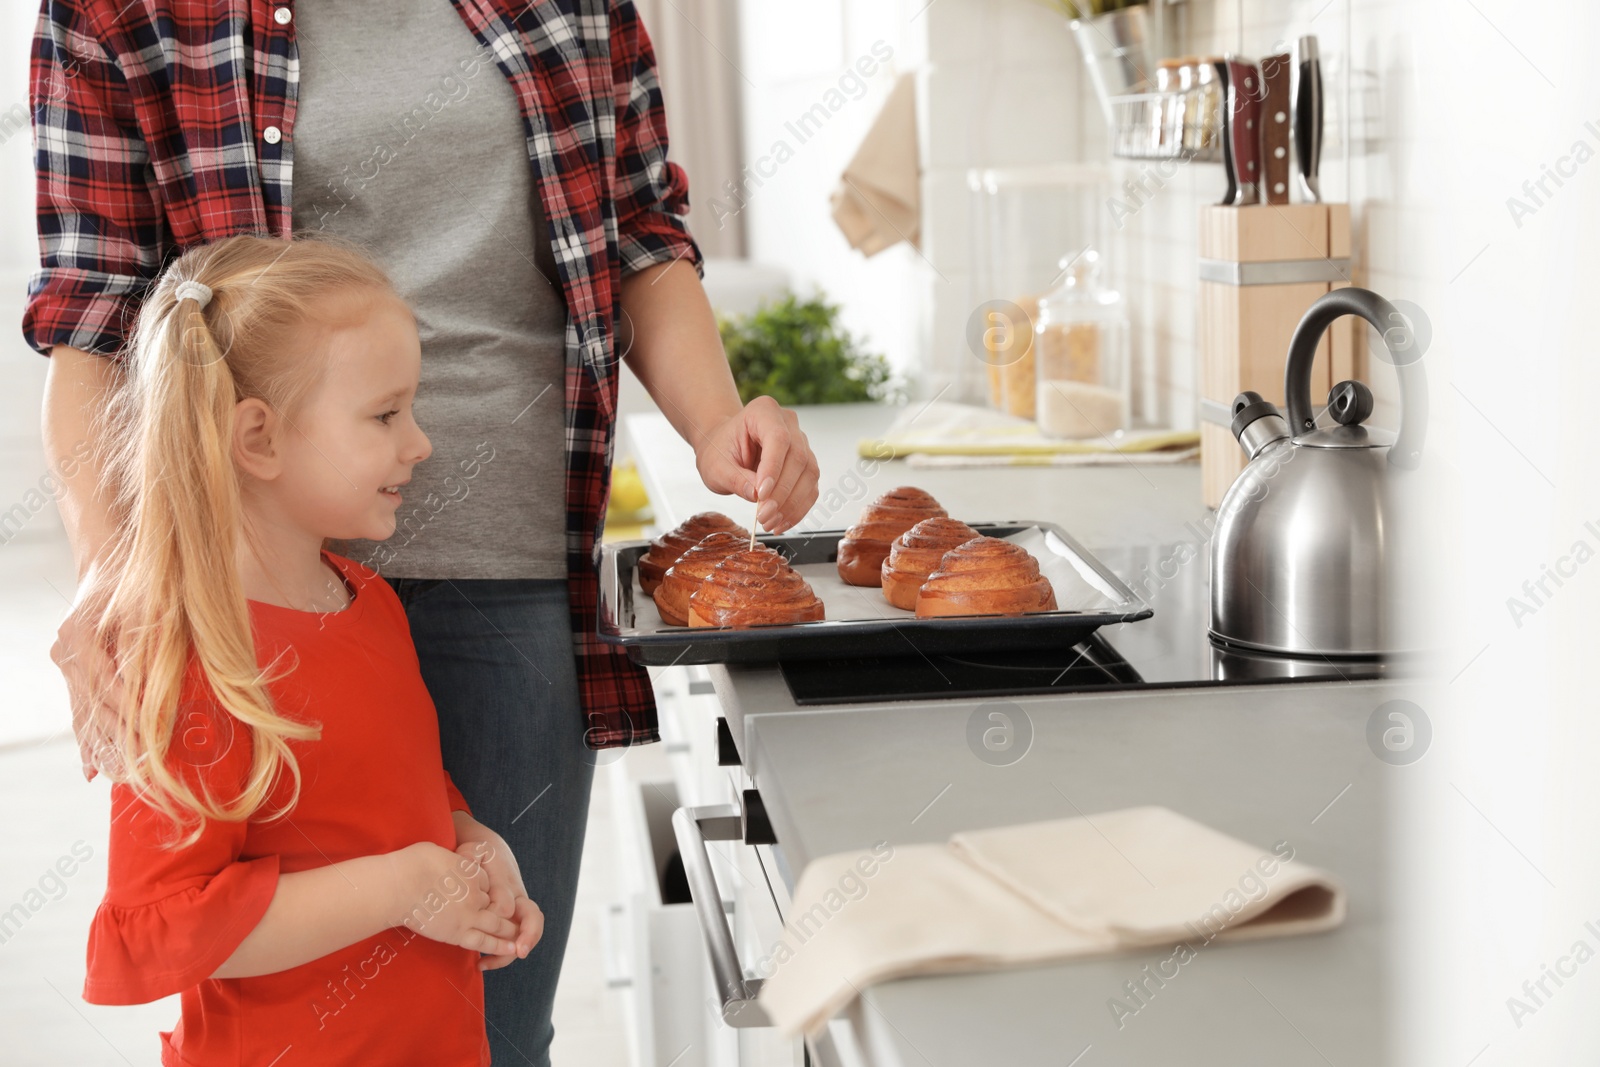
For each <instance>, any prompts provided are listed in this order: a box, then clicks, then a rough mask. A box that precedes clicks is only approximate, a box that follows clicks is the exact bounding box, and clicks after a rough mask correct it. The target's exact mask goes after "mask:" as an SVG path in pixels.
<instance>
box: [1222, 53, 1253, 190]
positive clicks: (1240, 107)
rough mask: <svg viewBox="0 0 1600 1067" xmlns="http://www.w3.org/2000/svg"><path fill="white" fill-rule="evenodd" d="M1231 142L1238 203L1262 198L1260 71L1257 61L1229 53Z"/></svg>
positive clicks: (1227, 60)
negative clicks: (1243, 58) (1247, 60)
mask: <svg viewBox="0 0 1600 1067" xmlns="http://www.w3.org/2000/svg"><path fill="white" fill-rule="evenodd" d="M1226 63H1227V65H1228V118H1229V119H1230V120H1231V122H1232V128H1231V129H1230V131H1229V146H1230V147H1231V148H1232V150H1233V163H1234V171H1235V176H1236V178H1237V180H1238V186H1239V188H1238V192H1237V194H1236V196H1235V198H1234V201H1233V202H1234V203H1235V204H1255V203H1258V202H1260V199H1261V196H1260V189H1261V71H1260V70H1259V69H1258V68H1257V67H1256V65H1255V64H1254V63H1247V62H1245V61H1243V60H1240V59H1236V58H1235V57H1233V56H1228V57H1227V59H1226Z"/></svg>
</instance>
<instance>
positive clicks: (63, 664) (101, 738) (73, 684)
mask: <svg viewBox="0 0 1600 1067" xmlns="http://www.w3.org/2000/svg"><path fill="white" fill-rule="evenodd" d="M98 567H99V564H98V563H91V564H90V565H89V569H88V570H87V571H85V572H84V575H83V577H82V578H81V579H80V580H79V582H78V594H77V598H76V599H75V600H74V601H73V602H72V607H71V608H69V609H68V611H67V617H66V618H65V619H63V620H62V622H61V626H60V628H58V629H57V630H56V640H55V644H53V645H51V646H50V658H51V659H52V660H54V661H55V664H56V666H57V667H59V668H61V676H62V677H63V678H65V679H66V682H67V699H68V700H69V701H70V702H71V704H72V732H73V733H74V734H75V735H76V736H77V738H78V757H79V759H81V760H82V762H83V780H84V781H86V782H89V781H93V780H94V776H95V775H96V774H97V773H100V772H104V773H105V775H106V777H107V778H110V779H112V780H114V781H115V780H119V779H120V778H121V777H122V773H121V772H122V769H123V768H122V759H121V756H120V755H119V753H118V752H117V748H116V745H115V744H113V743H112V731H113V730H114V729H115V726H116V723H117V721H118V718H119V715H120V713H121V706H122V679H121V678H119V677H118V676H117V670H116V663H115V662H114V661H113V660H112V658H111V653H110V650H109V649H106V648H102V647H101V646H100V644H99V643H98V642H97V641H96V640H95V638H94V620H95V617H96V616H97V615H98V613H99V607H98V604H99V601H98V599H97V598H95V597H94V596H93V595H92V592H91V591H92V590H94V589H95V587H96V585H97V584H98V583H97V582H96V580H95V579H96V575H97V568H98Z"/></svg>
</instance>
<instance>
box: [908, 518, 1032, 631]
mask: <svg viewBox="0 0 1600 1067" xmlns="http://www.w3.org/2000/svg"><path fill="white" fill-rule="evenodd" d="M1054 610H1056V593H1055V590H1054V589H1053V588H1051V586H1050V579H1048V578H1046V577H1044V576H1043V575H1041V574H1040V573H1039V561H1038V560H1036V559H1034V558H1033V556H1032V555H1031V554H1030V553H1029V552H1028V550H1027V549H1025V548H1023V547H1021V546H1020V545H1014V544H1012V543H1011V542H1010V541H1002V540H1000V539H999V538H998V537H975V538H973V539H972V540H971V541H968V542H966V543H965V544H963V545H958V546H957V547H955V548H952V549H951V550H950V551H949V552H946V553H945V556H944V559H943V560H942V561H940V563H939V569H938V570H936V571H934V572H933V573H932V574H930V575H928V580H927V581H925V582H923V583H922V589H921V591H920V592H919V593H918V594H917V618H919V619H928V618H937V617H939V616H941V615H1021V614H1023V613H1024V612H1029V611H1054Z"/></svg>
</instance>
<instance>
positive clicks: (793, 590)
mask: <svg viewBox="0 0 1600 1067" xmlns="http://www.w3.org/2000/svg"><path fill="white" fill-rule="evenodd" d="M821 618H822V601H820V600H818V599H817V594H816V593H814V592H812V591H811V586H810V585H809V584H807V582H806V580H805V579H804V578H802V577H800V575H799V574H798V573H797V572H796V571H795V569H794V568H793V567H791V566H789V561H788V560H786V559H784V558H783V557H782V556H780V555H779V554H778V553H776V552H774V551H773V550H772V549H770V548H768V547H767V546H765V545H758V546H757V547H756V548H754V549H750V548H745V549H742V550H741V551H738V552H735V553H733V554H732V555H731V556H728V557H727V558H726V559H724V560H723V561H722V562H721V563H718V564H717V565H716V566H715V567H713V568H712V569H711V573H710V574H708V575H706V576H705V580H703V581H702V582H701V583H700V587H699V588H698V589H696V590H695V591H694V592H693V593H691V594H690V595H689V625H690V626H732V627H736V628H742V627H745V626H763V625H768V624H771V623H795V622H816V621H817V620H819V619H821Z"/></svg>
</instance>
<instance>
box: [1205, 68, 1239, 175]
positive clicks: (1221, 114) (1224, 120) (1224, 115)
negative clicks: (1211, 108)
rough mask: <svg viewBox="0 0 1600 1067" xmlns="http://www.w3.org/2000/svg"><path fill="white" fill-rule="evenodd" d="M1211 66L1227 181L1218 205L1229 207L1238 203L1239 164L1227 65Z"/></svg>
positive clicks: (1224, 172)
mask: <svg viewBox="0 0 1600 1067" xmlns="http://www.w3.org/2000/svg"><path fill="white" fill-rule="evenodd" d="M1211 66H1212V69H1214V70H1215V71H1216V72H1217V75H1216V81H1217V93H1218V96H1219V98H1220V101H1219V102H1220V104H1221V106H1220V107H1218V108H1217V117H1218V119H1219V123H1220V125H1219V127H1218V130H1217V134H1218V136H1219V138H1220V139H1221V145H1222V173H1223V175H1224V176H1225V177H1226V178H1227V179H1228V187H1227V189H1226V190H1225V191H1224V192H1223V194H1222V200H1221V201H1219V203H1221V204H1222V205H1223V206H1231V205H1233V204H1237V203H1238V202H1239V164H1238V161H1237V160H1236V159H1235V158H1234V141H1233V127H1234V117H1233V112H1232V111H1231V110H1230V109H1229V106H1228V102H1229V99H1230V97H1229V93H1228V81H1229V77H1228V64H1227V63H1226V62H1224V61H1223V60H1217V61H1216V62H1215V63H1213V64H1212V65H1211Z"/></svg>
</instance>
